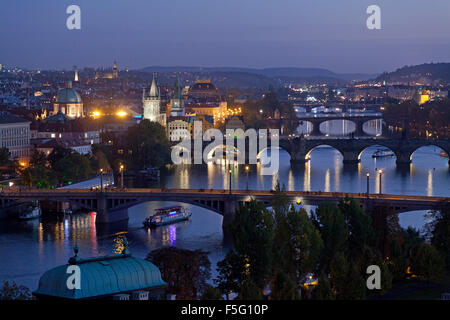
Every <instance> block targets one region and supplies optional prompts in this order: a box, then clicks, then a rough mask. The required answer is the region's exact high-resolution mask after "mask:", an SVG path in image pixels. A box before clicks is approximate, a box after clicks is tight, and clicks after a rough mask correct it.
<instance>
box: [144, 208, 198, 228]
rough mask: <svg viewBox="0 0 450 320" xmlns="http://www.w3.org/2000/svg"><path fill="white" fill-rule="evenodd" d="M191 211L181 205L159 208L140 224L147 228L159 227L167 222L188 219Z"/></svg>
mask: <svg viewBox="0 0 450 320" xmlns="http://www.w3.org/2000/svg"><path fill="white" fill-rule="evenodd" d="M191 215H192V213H191V212H189V211H187V210H186V209H185V208H184V207H182V206H173V207H165V208H159V209H156V210H155V214H154V215H153V216H151V217H148V218H146V219H145V220H144V221H143V222H142V224H143V225H144V227H147V228H154V227H159V226H163V225H167V224H172V223H177V222H180V221H184V220H188V219H189V218H190V217H191Z"/></svg>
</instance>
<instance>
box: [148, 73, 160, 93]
mask: <svg viewBox="0 0 450 320" xmlns="http://www.w3.org/2000/svg"><path fill="white" fill-rule="evenodd" d="M155 78H156V73H153V80H152V86H151V87H150V94H149V97H151V98H159V90H158V86H157V85H156V80H155Z"/></svg>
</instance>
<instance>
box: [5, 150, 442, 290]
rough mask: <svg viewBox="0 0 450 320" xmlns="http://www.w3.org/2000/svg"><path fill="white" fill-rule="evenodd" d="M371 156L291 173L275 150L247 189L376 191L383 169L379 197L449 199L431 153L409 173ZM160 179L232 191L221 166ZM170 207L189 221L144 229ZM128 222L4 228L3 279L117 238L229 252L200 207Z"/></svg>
mask: <svg viewBox="0 0 450 320" xmlns="http://www.w3.org/2000/svg"><path fill="white" fill-rule="evenodd" d="M374 151H376V147H373V148H368V149H367V150H366V151H365V152H364V153H363V154H362V155H361V163H360V164H357V165H353V166H347V165H345V166H344V165H343V163H342V156H341V155H340V153H339V152H338V151H336V150H334V149H332V148H317V149H315V150H314V151H313V152H312V153H311V161H309V162H307V163H305V164H301V165H295V166H291V164H290V157H289V154H287V153H286V152H284V151H280V171H279V173H278V175H277V176H276V177H274V176H261V175H260V169H261V168H260V164H258V165H252V166H251V170H250V171H249V188H250V189H265V190H269V189H272V188H274V184H275V183H276V181H277V179H279V180H280V183H281V184H285V185H286V186H287V188H288V189H289V190H306V191H314V190H326V191H331V192H333V191H342V192H366V174H367V173H369V174H370V190H371V192H374V191H376V192H378V188H379V179H378V174H377V170H379V169H382V170H383V186H382V187H383V193H392V194H407V195H409V194H410V195H424V194H426V195H430V196H432V195H433V196H450V172H449V165H448V160H447V159H446V158H443V157H440V156H439V153H438V151H439V150H435V148H434V147H426V148H421V149H419V150H418V151H417V152H416V153H414V156H413V164H412V165H411V166H406V167H399V166H397V165H396V163H395V157H392V158H380V159H373V158H372V154H373V152H374ZM161 178H162V180H163V181H164V183H165V186H166V187H167V188H205V187H206V185H207V188H214V189H228V188H229V173H228V171H227V169H226V166H223V165H214V164H211V165H208V166H188V165H184V166H178V167H175V169H174V170H172V171H169V172H168V173H167V174H166V175H165V176H162V177H161ZM232 181H233V188H234V189H237V188H239V189H245V187H246V172H245V170H244V169H243V168H242V167H236V166H233V172H232ZM175 204H181V205H184V206H186V207H187V208H188V209H189V210H190V211H191V212H192V213H193V215H192V218H191V221H185V222H182V223H177V224H174V225H170V226H165V227H162V228H156V229H152V230H150V229H145V228H143V227H142V221H143V220H144V218H146V217H148V216H149V215H151V214H153V212H154V210H155V209H156V208H159V207H163V206H169V205H175ZM419 213H420V214H415V213H411V214H409V213H405V214H402V215H401V219H400V221H401V222H402V223H404V224H402V225H403V226H405V224H416V225H423V222H424V219H423V216H424V214H425V212H423V211H422V212H419ZM129 217H130V219H129V221H128V222H122V223H116V224H109V225H99V226H96V225H95V218H96V217H95V215H94V214H74V215H72V216H66V217H61V216H59V217H55V216H46V217H43V218H42V219H40V220H34V221H26V222H23V221H17V220H8V221H2V222H1V223H0V245H1V250H0V280H3V279H15V280H17V282H19V283H21V284H24V285H27V286H29V287H31V288H33V289H35V288H36V287H37V281H38V279H39V277H40V275H41V274H42V273H43V272H44V271H46V270H48V269H50V268H52V267H54V266H56V265H60V264H65V263H67V259H68V258H69V257H70V256H71V255H72V254H73V252H72V249H73V246H74V245H75V244H77V245H78V246H79V247H80V256H82V257H90V256H97V255H103V254H111V253H112V250H113V241H112V240H113V239H114V238H115V237H116V235H117V233H120V232H124V233H126V236H127V239H128V242H129V247H130V250H131V252H132V254H133V255H135V256H138V257H145V256H146V255H147V254H148V253H149V252H150V251H151V250H153V249H156V248H160V247H163V246H177V247H182V248H187V249H192V250H195V249H203V250H205V251H208V252H210V259H211V261H212V263H213V266H214V263H216V262H217V261H218V260H220V259H222V258H223V256H224V255H225V254H226V251H227V248H228V246H229V244H227V242H226V241H225V238H224V234H223V232H222V227H221V222H222V217H221V216H220V215H218V214H216V213H212V212H210V211H208V210H206V209H203V208H199V207H195V206H191V205H186V204H183V203H177V202H148V203H143V204H140V205H137V206H135V207H133V208H130V210H129ZM405 221H406V222H405ZM213 269H214V268H213Z"/></svg>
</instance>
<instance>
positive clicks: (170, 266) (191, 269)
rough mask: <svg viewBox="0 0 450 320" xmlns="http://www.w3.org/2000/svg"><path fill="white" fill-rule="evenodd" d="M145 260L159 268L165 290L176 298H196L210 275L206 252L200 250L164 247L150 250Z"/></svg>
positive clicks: (202, 290) (203, 288)
mask: <svg viewBox="0 0 450 320" xmlns="http://www.w3.org/2000/svg"><path fill="white" fill-rule="evenodd" d="M147 260H149V261H150V262H152V263H154V264H155V265H156V266H157V267H158V268H159V270H160V271H161V275H162V278H163V280H164V281H166V282H167V289H166V291H167V292H168V293H172V294H176V295H177V298H178V299H188V300H192V299H193V300H196V299H197V298H198V296H200V295H201V294H202V293H203V292H204V290H205V288H206V281H207V280H208V279H209V277H210V275H211V262H210V261H209V258H208V253H207V252H204V251H201V250H194V251H191V250H186V249H179V248H176V247H166V248H161V249H156V250H153V251H152V252H150V253H149V255H148V256H147Z"/></svg>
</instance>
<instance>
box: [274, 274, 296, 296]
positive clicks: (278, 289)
mask: <svg viewBox="0 0 450 320" xmlns="http://www.w3.org/2000/svg"><path fill="white" fill-rule="evenodd" d="M270 299H271V300H299V299H300V296H299V293H298V289H297V286H296V284H295V282H294V281H292V280H291V279H290V278H289V276H288V275H287V274H286V273H284V272H282V271H280V272H278V273H277V275H276V277H275V280H274V281H273V282H272V286H271V290H270Z"/></svg>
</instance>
